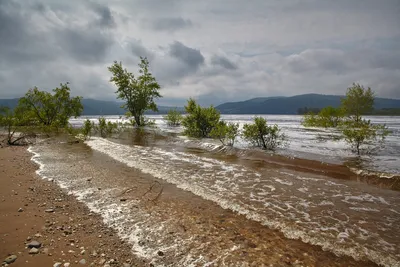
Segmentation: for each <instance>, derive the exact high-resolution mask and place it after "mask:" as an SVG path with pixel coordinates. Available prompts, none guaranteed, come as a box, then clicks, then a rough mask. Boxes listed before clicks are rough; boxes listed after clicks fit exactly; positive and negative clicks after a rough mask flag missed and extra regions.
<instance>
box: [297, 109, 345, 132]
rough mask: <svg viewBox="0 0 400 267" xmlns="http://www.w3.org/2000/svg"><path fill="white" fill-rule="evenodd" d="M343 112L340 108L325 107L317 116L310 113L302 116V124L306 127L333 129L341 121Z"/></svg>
mask: <svg viewBox="0 0 400 267" xmlns="http://www.w3.org/2000/svg"><path fill="white" fill-rule="evenodd" d="M343 117H344V110H343V109H342V108H334V107H330V106H329V107H326V108H323V109H322V110H321V111H320V112H319V113H318V114H314V113H312V112H310V113H308V114H306V115H304V118H303V121H302V124H303V125H304V126H306V127H323V128H334V127H337V126H339V124H340V123H341V122H342V121H343Z"/></svg>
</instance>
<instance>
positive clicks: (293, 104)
mask: <svg viewBox="0 0 400 267" xmlns="http://www.w3.org/2000/svg"><path fill="white" fill-rule="evenodd" d="M342 97H343V96H340V95H320V94H304V95H296V96H290V97H285V96H275V97H258V98H253V99H249V100H245V101H238V102H228V103H224V104H221V105H218V106H216V108H217V109H218V110H219V111H220V112H221V113H222V114H297V112H298V110H299V109H300V108H304V107H308V108H324V107H327V106H333V107H337V106H339V105H340V99H341V98H342ZM17 104H18V98H14V99H0V106H9V107H11V108H13V107H15V106H16V105H17ZM82 104H83V106H84V110H83V114H82V115H123V114H125V113H126V111H125V110H124V109H122V108H121V105H122V103H121V102H117V101H103V100H95V99H86V98H85V99H83V100H82ZM173 108H175V107H168V106H158V109H159V112H146V113H147V114H165V113H167V112H168V111H169V110H170V109H173ZM384 108H400V99H390V98H379V97H377V98H375V109H384ZM177 109H178V110H179V111H181V112H183V111H184V108H183V107H177Z"/></svg>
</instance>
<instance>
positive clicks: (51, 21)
mask: <svg viewBox="0 0 400 267" xmlns="http://www.w3.org/2000/svg"><path fill="white" fill-rule="evenodd" d="M399 13H400V2H399V1H398V0H384V1H374V0H354V1H346V0H338V1H335V2H334V3H331V2H329V1H320V0H307V1H297V2H293V1H291V0H282V1H265V0H254V1H251V2H249V3H248V4H246V8H243V1H241V0H221V1H212V0H204V1H184V0H171V1H165V0H147V1H142V0H118V1H116V0H113V1H106V0H98V1H87V0H76V1H73V2H71V1H70V2H68V1H64V0H30V1H23V2H22V1H18V0H0V58H1V60H0V81H1V84H0V98H4V97H18V96H20V95H22V94H23V93H24V92H26V90H27V89H28V88H30V87H32V86H35V85H36V86H39V87H40V88H43V89H46V90H49V89H51V88H54V87H55V86H57V85H58V84H59V83H60V82H65V81H69V82H71V86H72V89H73V92H74V94H77V95H82V96H84V97H91V98H98V99H114V98H115V95H114V91H115V88H114V87H113V85H111V84H110V83H109V75H110V74H109V73H108V71H107V66H108V65H109V64H111V63H112V62H113V61H114V60H119V61H122V62H123V63H124V66H126V67H127V68H128V69H129V70H130V71H132V72H135V71H136V69H137V63H138V58H139V57H140V56H144V57H147V58H148V59H149V60H150V62H151V69H152V71H153V72H154V74H155V75H156V78H157V79H158V80H159V81H160V83H161V84H162V86H163V89H162V90H163V95H164V98H163V100H162V101H163V103H164V104H168V103H174V105H176V104H179V103H181V104H182V105H183V104H184V103H185V100H186V99H187V98H188V97H195V98H197V99H199V100H200V101H201V103H203V104H211V103H214V104H217V103H219V102H221V101H222V102H223V101H224V99H226V100H229V101H235V100H244V99H247V98H250V97H256V96H274V95H295V94H302V93H310V92H315V93H324V94H342V93H343V92H344V91H345V89H346V88H347V87H348V86H349V85H350V84H351V83H352V82H360V83H362V84H364V85H365V86H370V87H372V89H374V90H375V91H376V92H377V95H378V96H382V97H394V98H400V80H399V77H400V63H399V62H400V45H399V44H400V27H399V26H400V17H399V16H398V14H399ZM177 40H179V41H177ZM21 77H23V78H21Z"/></svg>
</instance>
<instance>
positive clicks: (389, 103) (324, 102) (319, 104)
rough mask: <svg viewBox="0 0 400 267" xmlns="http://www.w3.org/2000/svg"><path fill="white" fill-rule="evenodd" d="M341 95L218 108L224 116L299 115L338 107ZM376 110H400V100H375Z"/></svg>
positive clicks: (274, 99)
mask: <svg viewBox="0 0 400 267" xmlns="http://www.w3.org/2000/svg"><path fill="white" fill-rule="evenodd" d="M343 97H344V96H340V95H320V94H304V95H296V96H290V97H283V96H282V97H271V98H269V97H268V98H253V99H249V100H246V101H239V102H228V103H224V104H221V105H218V106H216V108H217V109H218V110H219V111H220V112H221V113H222V114H297V111H298V110H299V109H300V108H304V107H308V108H324V107H327V106H333V107H338V106H339V105H340V99H341V98H343ZM374 108H375V109H383V108H400V99H389V98H379V97H377V98H375V105H374Z"/></svg>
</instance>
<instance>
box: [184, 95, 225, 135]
mask: <svg viewBox="0 0 400 267" xmlns="http://www.w3.org/2000/svg"><path fill="white" fill-rule="evenodd" d="M185 109H186V112H187V115H186V116H185V117H184V118H183V120H182V125H183V127H184V128H185V130H184V134H185V135H187V136H190V137H210V132H211V130H212V129H213V128H214V127H215V126H216V125H217V124H218V122H219V118H220V114H219V111H218V110H217V109H215V108H214V107H213V106H210V107H208V108H202V107H201V106H200V105H199V104H197V103H196V101H195V100H194V99H189V100H188V104H187V105H186V106H185Z"/></svg>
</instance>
